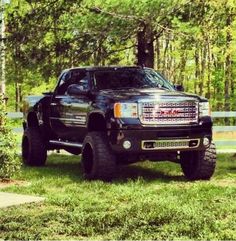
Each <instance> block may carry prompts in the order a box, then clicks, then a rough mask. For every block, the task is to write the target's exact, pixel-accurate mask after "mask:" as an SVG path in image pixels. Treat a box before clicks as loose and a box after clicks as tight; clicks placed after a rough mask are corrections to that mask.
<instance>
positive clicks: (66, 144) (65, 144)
mask: <svg viewBox="0 0 236 241" xmlns="http://www.w3.org/2000/svg"><path fill="white" fill-rule="evenodd" d="M49 144H51V145H55V146H61V147H75V148H82V146H83V144H81V143H75V142H67V141H49Z"/></svg>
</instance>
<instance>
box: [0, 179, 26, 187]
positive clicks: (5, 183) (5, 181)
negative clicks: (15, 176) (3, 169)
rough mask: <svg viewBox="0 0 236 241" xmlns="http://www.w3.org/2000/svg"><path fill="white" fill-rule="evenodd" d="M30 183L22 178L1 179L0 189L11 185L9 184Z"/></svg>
mask: <svg viewBox="0 0 236 241" xmlns="http://www.w3.org/2000/svg"><path fill="white" fill-rule="evenodd" d="M29 184H30V183H29V182H26V181H22V180H9V179H1V180H0V189H2V188H6V187H11V186H28V185H29Z"/></svg>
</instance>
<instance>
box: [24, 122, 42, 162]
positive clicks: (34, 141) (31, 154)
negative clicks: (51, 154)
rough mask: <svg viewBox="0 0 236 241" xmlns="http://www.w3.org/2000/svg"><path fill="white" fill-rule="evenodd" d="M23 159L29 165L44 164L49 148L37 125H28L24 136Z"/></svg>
mask: <svg viewBox="0 0 236 241" xmlns="http://www.w3.org/2000/svg"><path fill="white" fill-rule="evenodd" d="M21 147H22V160H23V163H24V164H25V165H28V166H44V165H45V162H46V159H47V148H46V145H45V143H44V140H43V138H42V135H41V133H40V130H39V129H38V128H37V127H27V128H26V129H25V130H24V134H23V138H22V146H21Z"/></svg>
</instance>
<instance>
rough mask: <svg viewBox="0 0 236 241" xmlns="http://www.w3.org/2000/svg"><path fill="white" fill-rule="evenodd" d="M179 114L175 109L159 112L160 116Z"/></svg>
mask: <svg viewBox="0 0 236 241" xmlns="http://www.w3.org/2000/svg"><path fill="white" fill-rule="evenodd" d="M178 114H179V111H178V110H176V109H170V110H161V111H160V115H172V116H176V115H178Z"/></svg>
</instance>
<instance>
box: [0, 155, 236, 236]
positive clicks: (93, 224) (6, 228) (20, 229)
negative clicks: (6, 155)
mask: <svg viewBox="0 0 236 241" xmlns="http://www.w3.org/2000/svg"><path fill="white" fill-rule="evenodd" d="M16 179H20V180H26V181H28V182H29V185H28V186H20V187H8V188H5V189H4V191H11V192H16V193H22V194H24V193H25V194H33V195H41V196H44V197H46V201H45V202H44V203H41V204H30V205H23V206H17V207H12V208H7V209H0V238H2V239H21V240H22V239H23V240H26V239H31V240H33V239H57V240H58V239H89V240H92V239H93V240H94V239H96V240H97V239H149V240H150V239H201V240H202V239H204V240H205V239H227V240H229V239H231V240H232V239H234V240H235V239H236V157H233V155H232V154H231V155H218V165H217V170H216V173H215V175H214V177H213V178H212V180H211V181H197V182H188V181H186V180H185V178H184V177H183V175H182V172H181V170H180V168H179V166H178V165H177V164H174V163H167V162H166V163H165V162H163V163H151V162H144V163H139V164H135V165H131V166H123V167H120V168H119V170H118V174H117V178H116V179H115V180H114V181H113V182H112V183H103V182H101V181H92V182H88V181H85V180H83V178H82V175H81V167H80V162H79V161H78V157H76V156H66V155H57V154H55V155H51V156H50V157H49V158H48V163H47V166H45V167H43V168H30V167H24V168H23V170H22V173H21V174H20V175H18V176H17V177H16Z"/></svg>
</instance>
